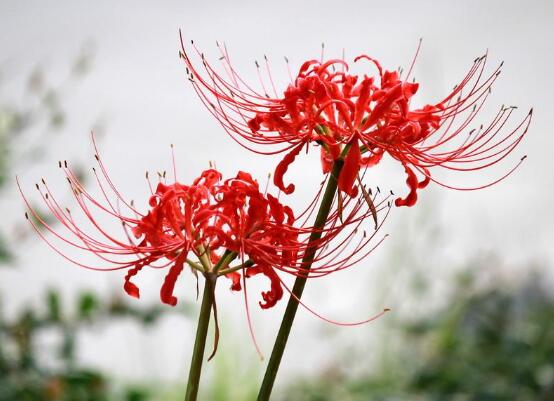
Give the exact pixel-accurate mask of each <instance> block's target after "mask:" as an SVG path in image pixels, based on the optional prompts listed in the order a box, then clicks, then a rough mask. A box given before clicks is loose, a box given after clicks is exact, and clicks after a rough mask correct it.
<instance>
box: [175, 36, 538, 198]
mask: <svg viewBox="0 0 554 401" xmlns="http://www.w3.org/2000/svg"><path fill="white" fill-rule="evenodd" d="M191 43H192V42H191ZM181 44H182V51H181V54H180V55H181V58H182V59H183V60H184V62H185V65H186V68H187V74H188V75H189V80H190V81H191V82H192V84H193V87H194V89H195V91H196V92H197V93H198V95H199V97H200V99H201V100H202V102H203V103H204V104H205V105H206V106H207V108H208V110H209V111H210V112H211V113H212V114H213V115H214V116H215V118H216V119H217V120H218V121H219V122H220V123H221V125H222V126H223V127H224V129H225V130H226V131H227V132H228V133H229V134H230V135H231V136H232V137H233V138H234V139H235V140H236V141H237V142H238V143H240V144H241V145H242V146H244V147H246V148H248V149H250V150H253V151H255V152H257V153H262V154H274V153H280V152H287V153H286V155H285V156H284V158H283V160H282V161H281V162H280V163H279V165H278V166H277V168H276V169H275V175H274V182H275V185H276V186H277V187H279V188H280V189H281V190H282V191H283V192H285V193H287V194H289V193H292V192H293V191H294V184H288V185H285V184H284V182H283V175H284V173H285V172H286V171H287V169H288V167H289V165H290V164H291V163H292V162H293V161H294V159H295V158H296V156H297V155H298V154H299V153H300V151H301V150H302V149H303V148H304V147H305V146H308V144H310V143H316V144H318V145H319V146H320V147H321V161H322V169H323V171H324V172H325V173H328V172H329V171H330V170H331V166H332V164H333V162H334V161H336V160H337V159H339V158H340V159H344V167H343V168H342V171H341V173H340V176H339V178H338V181H339V182H338V185H339V189H340V190H341V191H343V192H346V193H347V194H348V195H350V196H355V195H356V194H357V186H356V178H357V176H358V173H359V171H360V169H361V168H363V167H371V166H373V165H375V164H377V163H379V161H380V160H381V158H382V156H383V155H384V154H385V153H388V154H389V155H390V156H391V157H393V158H394V159H396V160H398V161H399V162H400V163H401V164H402V166H403V167H404V169H405V171H406V174H407V180H406V182H407V184H408V187H409V193H408V195H407V196H406V197H404V198H398V199H396V201H395V204H396V205H397V206H412V205H414V204H415V202H416V200H417V189H418V188H424V187H425V186H427V185H428V184H429V182H430V181H434V182H437V183H438V184H440V185H442V186H445V187H448V188H453V189H460V190H473V189H479V188H484V187H487V186H490V185H493V184H495V183H497V182H499V181H500V180H502V179H504V178H505V177H506V176H508V175H509V174H510V173H511V172H512V171H514V170H515V168H516V167H517V165H519V163H517V165H516V167H513V168H512V169H510V170H509V172H508V173H507V174H505V175H504V176H502V177H500V178H499V179H496V180H494V181H492V182H489V183H488V184H485V185H481V186H477V187H473V188H457V187H454V186H452V185H448V184H446V183H443V182H441V181H438V180H436V179H435V178H433V177H432V176H431V172H430V169H431V168H432V167H442V168H445V169H448V170H454V171H477V170H481V169H484V168H486V167H488V166H491V165H493V164H496V163H498V162H500V161H501V160H503V159H504V158H505V157H506V156H507V155H508V154H510V153H511V152H512V151H513V150H514V148H515V147H516V146H517V145H518V143H519V142H520V141H521V139H522V138H523V136H524V135H525V133H526V132H527V129H528V126H529V124H530V121H531V115H532V110H531V111H530V112H529V114H528V115H527V116H526V117H525V118H524V119H523V121H521V122H520V123H519V124H517V125H516V126H515V127H510V128H509V127H508V125H507V122H508V119H509V118H510V116H511V115H512V112H513V111H514V109H515V107H504V106H502V107H501V109H500V110H499V111H498V113H497V114H496V116H495V117H494V118H493V119H492V120H491V121H490V122H489V123H488V124H486V125H481V126H480V127H479V128H478V129H472V127H471V124H472V123H473V122H474V119H475V118H476V116H477V115H478V114H479V112H480V111H481V109H482V107H483V104H484V103H485V101H486V100H487V97H488V96H489V93H490V88H491V86H492V84H493V83H494V81H495V80H496V79H497V77H498V75H499V74H500V67H501V66H499V67H498V68H497V69H495V70H494V71H493V72H492V73H491V74H490V75H487V76H486V75H485V74H484V70H485V65H486V61H487V56H486V55H485V56H483V57H479V58H477V59H476V60H475V61H474V63H473V65H472V67H471V68H470V70H469V72H468V73H467V75H466V76H465V77H464V78H463V79H462V81H461V82H460V83H459V84H457V85H456V86H455V87H454V89H453V90H452V91H451V92H450V93H449V94H447V95H446V96H445V97H444V98H443V99H442V100H440V101H439V102H437V103H434V104H430V105H426V106H424V107H421V108H412V107H411V106H410V103H411V99H412V97H413V96H414V95H415V94H416V93H417V91H418V89H419V84H417V83H415V82H408V79H409V76H410V72H411V69H412V68H411V67H410V71H408V73H407V74H406V76H405V77H402V74H401V73H399V72H397V71H387V70H385V69H383V67H382V66H381V64H380V63H379V62H378V61H377V60H375V59H373V58H371V57H368V56H366V55H361V56H358V57H356V58H355V59H354V62H355V63H368V65H370V66H371V67H373V68H372V69H373V70H375V71H376V74H374V75H370V74H369V73H368V75H365V74H364V75H363V76H361V75H352V74H350V73H349V67H350V66H349V64H348V63H347V62H346V61H345V60H344V59H331V60H327V61H323V57H322V59H321V61H318V60H308V61H306V62H304V63H303V64H302V65H301V66H300V69H299V71H298V74H297V75H296V77H294V78H293V77H292V75H290V69H289V75H290V84H289V85H288V87H287V88H286V89H285V91H284V92H283V93H282V94H281V95H279V94H278V91H277V90H276V88H275V84H274V82H273V79H272V76H271V71H270V68H269V63H268V62H267V58H265V57H264V58H265V70H266V73H267V76H266V78H265V79H264V77H262V73H261V71H260V66H259V64H258V63H257V62H256V66H257V69H258V77H259V81H260V85H261V88H262V91H261V92H259V91H256V90H254V89H252V86H250V85H249V84H247V83H246V82H245V80H243V79H242V78H241V77H240V76H239V75H238V74H237V72H236V71H235V69H234V68H233V66H232V64H231V62H230V58H229V54H228V52H227V49H226V48H225V47H223V48H221V47H220V46H219V44H218V47H219V49H220V51H221V57H220V60H221V62H222V64H223V69H224V71H225V73H224V74H225V75H226V77H224V76H223V75H221V74H219V73H218V72H217V71H216V69H215V68H214V67H213V66H212V65H211V64H210V63H209V62H208V61H207V60H206V58H205V57H204V55H203V54H202V53H200V52H199V50H198V49H197V48H196V47H195V46H194V44H193V46H194V47H193V48H194V51H193V53H195V54H197V55H198V56H199V57H200V58H201V60H202V63H203V66H204V70H205V71H204V73H203V74H202V73H201V72H200V71H199V69H198V68H197V67H196V66H195V65H194V64H193V60H192V58H191V55H190V54H189V53H187V51H186V50H185V46H184V45H183V41H182V40H181ZM418 51H419V48H418ZM416 56H417V53H416ZM414 61H415V58H414ZM287 66H288V60H287ZM412 67H413V63H412ZM368 71H370V70H368ZM268 88H270V89H271V92H272V93H273V96H271V95H269V92H270V91H269V90H268ZM247 142H250V143H252V144H253V145H249V144H248V143H247ZM257 145H264V146H267V145H276V147H277V148H276V149H275V148H273V149H271V150H269V151H267V150H262V149H261V148H260V147H258V146H257ZM279 145H281V146H279ZM418 176H419V178H418Z"/></svg>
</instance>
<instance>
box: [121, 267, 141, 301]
mask: <svg viewBox="0 0 554 401" xmlns="http://www.w3.org/2000/svg"><path fill="white" fill-rule="evenodd" d="M143 266H144V265H143V264H142V263H140V262H139V263H137V264H136V265H135V267H134V268H132V269H129V270H128V271H127V275H126V276H125V284H123V289H124V290H125V292H126V293H127V294H128V295H129V296H131V297H134V298H140V290H139V288H138V287H137V286H136V285H135V284H133V283H131V277H134V276H136V275H137V273H138V272H139V271H140V270H141V269H142V268H143Z"/></svg>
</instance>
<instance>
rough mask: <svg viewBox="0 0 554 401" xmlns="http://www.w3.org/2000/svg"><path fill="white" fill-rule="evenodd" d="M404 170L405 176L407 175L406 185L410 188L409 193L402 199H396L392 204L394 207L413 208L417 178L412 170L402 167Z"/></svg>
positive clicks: (417, 183) (417, 184)
mask: <svg viewBox="0 0 554 401" xmlns="http://www.w3.org/2000/svg"><path fill="white" fill-rule="evenodd" d="M404 170H405V171H406V174H408V178H406V184H408V187H409V188H410V193H409V194H408V195H407V196H406V197H405V198H404V199H402V198H397V199H396V200H395V201H394V204H395V205H396V206H413V205H415V203H416V201H417V188H418V186H419V182H418V181H417V177H416V175H415V173H414V172H413V171H412V169H410V168H409V167H408V166H406V165H404Z"/></svg>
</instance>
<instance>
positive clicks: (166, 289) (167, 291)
mask: <svg viewBox="0 0 554 401" xmlns="http://www.w3.org/2000/svg"><path fill="white" fill-rule="evenodd" d="M181 255H184V252H182V253H181V254H180V255H179V257H177V259H176V260H175V263H174V264H173V266H171V269H169V273H167V276H165V280H164V283H163V285H162V288H161V290H160V298H161V300H162V302H163V303H164V304H168V305H171V306H175V305H177V298H176V297H175V296H174V295H173V289H174V288H175V282H176V281H177V278H178V277H179V274H181V272H182V271H183V263H184V259H185V258H184V256H181Z"/></svg>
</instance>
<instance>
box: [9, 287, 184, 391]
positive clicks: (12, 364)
mask: <svg viewBox="0 0 554 401" xmlns="http://www.w3.org/2000/svg"><path fill="white" fill-rule="evenodd" d="M184 308H185V312H187V311H188V307H187V306H184ZM72 309H73V310H71V311H69V312H64V309H63V308H62V301H61V299H60V295H59V293H58V292H57V291H54V290H50V291H48V292H47V293H46V296H45V299H44V303H43V306H41V307H40V308H38V309H33V308H31V307H27V308H26V309H24V310H23V311H21V312H20V313H19V314H18V316H16V317H15V318H13V319H7V318H6V317H5V316H4V315H3V314H2V309H1V308H0V401H27V400H28V401H43V400H52V401H109V400H125V401H145V400H147V399H150V398H149V396H150V395H151V391H152V389H150V388H147V387H145V386H142V385H135V386H127V387H126V388H124V389H121V390H119V391H115V390H114V388H113V386H112V383H111V382H110V380H109V377H108V376H107V375H106V374H104V373H101V372H99V371H97V370H94V369H88V368H83V367H81V366H80V364H79V363H78V361H77V360H76V344H77V336H78V332H79V330H80V329H81V328H83V327H87V326H90V325H93V324H97V323H98V322H101V321H107V322H113V321H114V319H119V318H122V317H127V318H131V319H133V320H135V321H138V322H140V323H142V324H143V325H144V326H148V325H152V324H154V323H156V321H157V319H159V318H160V317H161V316H164V315H165V314H166V313H167V311H178V312H179V313H182V312H183V308H178V309H170V308H164V307H162V306H161V305H158V304H156V305H155V306H151V307H148V308H140V309H139V308H136V307H132V306H130V305H129V304H127V303H126V302H124V301H123V300H122V299H121V298H119V297H113V298H111V299H109V300H108V301H103V300H102V299H100V298H99V297H98V296H97V295H95V294H94V293H92V292H86V291H85V292H82V293H80V295H79V296H78V298H77V300H76V302H75V305H74V306H73V308H72ZM47 331H48V332H50V333H51V332H54V333H56V335H57V337H58V339H59V341H58V342H57V346H55V347H53V348H52V347H48V348H47V349H46V350H45V349H39V346H38V345H37V342H39V341H38V340H39V339H40V336H41V335H42V334H43V333H45V332H47Z"/></svg>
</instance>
